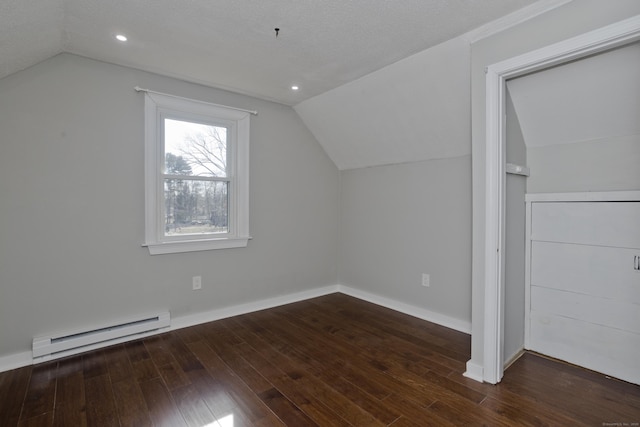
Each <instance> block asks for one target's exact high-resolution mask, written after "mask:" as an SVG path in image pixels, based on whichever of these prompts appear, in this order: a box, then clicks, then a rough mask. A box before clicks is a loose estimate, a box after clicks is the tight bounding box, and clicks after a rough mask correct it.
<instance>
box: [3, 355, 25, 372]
mask: <svg viewBox="0 0 640 427" xmlns="http://www.w3.org/2000/svg"><path fill="white" fill-rule="evenodd" d="M31 356H32V354H31V352H30V351H23V352H22V353H15V354H10V355H8V356H3V357H0V372H4V371H10V370H12V369H17V368H22V367H23V366H28V365H31V364H32V363H33V358H32V357H31Z"/></svg>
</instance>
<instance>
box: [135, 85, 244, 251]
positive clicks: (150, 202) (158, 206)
mask: <svg viewBox="0 0 640 427" xmlns="http://www.w3.org/2000/svg"><path fill="white" fill-rule="evenodd" d="M144 108H145V244H144V246H146V247H147V248H148V249H149V253H150V254H151V255H159V254H169V253H178V252H193V251H206V250H213V249H230V248H240V247H245V246H247V244H248V241H249V239H251V237H250V234H249V127H250V126H249V117H250V114H251V113H250V112H248V111H244V110H238V109H235V108H231V107H224V106H221V105H217V104H210V103H207V102H203V101H196V100H191V99H187V98H181V97H176V96H171V95H165V94H159V93H156V92H147V93H145V104H144ZM165 117H166V118H176V119H178V120H186V121H195V122H204V123H224V124H225V126H226V127H228V128H229V129H230V137H229V140H228V142H227V144H228V146H227V150H228V153H229V154H228V157H229V158H228V165H227V167H228V182H229V189H228V194H229V217H228V218H229V221H228V227H229V230H228V232H227V233H220V234H203V235H185V236H165V233H164V221H163V218H164V209H165V208H164V205H165V203H164V197H165V196H164V177H163V173H164V170H163V169H164V162H165V159H164V155H163V153H164V149H163V131H162V126H163V120H164V118H165Z"/></svg>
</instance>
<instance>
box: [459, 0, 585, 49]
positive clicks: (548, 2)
mask: <svg viewBox="0 0 640 427" xmlns="http://www.w3.org/2000/svg"><path fill="white" fill-rule="evenodd" d="M571 1H573V0H539V1H537V2H535V3H533V4H532V5H530V6H527V7H523V8H522V9H518V10H516V11H515V12H512V13H510V14H508V15H505V16H503V17H501V18H498V19H496V20H494V21H491V22H489V23H488V24H485V25H483V26H481V27H478V28H476V29H475V30H471V31H469V32H468V33H465V34H463V35H462V38H464V39H465V40H467V41H468V42H469V43H475V42H477V41H480V40H482V39H485V38H487V37H490V36H492V35H494V34H497V33H499V32H501V31H504V30H506V29H508V28H511V27H515V26H516V25H519V24H522V23H523V22H526V21H528V20H530V19H533V18H535V17H536V16H538V15H542V14H543V13H547V12H549V11H550V10H553V9H556V8H558V7H560V6H562V5H565V4H567V3H569V2H571Z"/></svg>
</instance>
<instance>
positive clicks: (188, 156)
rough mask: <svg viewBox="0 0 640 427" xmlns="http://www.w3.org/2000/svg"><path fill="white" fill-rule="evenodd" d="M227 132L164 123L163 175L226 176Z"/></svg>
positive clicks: (223, 129)
mask: <svg viewBox="0 0 640 427" xmlns="http://www.w3.org/2000/svg"><path fill="white" fill-rule="evenodd" d="M227 133H228V132H227V128H226V127H223V126H213V125H206V124H202V123H193V122H186V121H182V120H174V119H164V152H165V166H164V167H165V172H164V173H165V174H170V175H198V176H216V177H226V176H227Z"/></svg>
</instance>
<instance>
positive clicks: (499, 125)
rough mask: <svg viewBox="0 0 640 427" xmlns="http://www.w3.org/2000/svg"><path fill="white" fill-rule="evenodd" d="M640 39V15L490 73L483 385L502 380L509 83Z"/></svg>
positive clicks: (521, 57)
mask: <svg viewBox="0 0 640 427" xmlns="http://www.w3.org/2000/svg"><path fill="white" fill-rule="evenodd" d="M637 40H640V15H636V16H634V17H632V18H629V19H626V20H623V21H620V22H617V23H615V24H611V25H608V26H606V27H603V28H600V29H598V30H594V31H590V32H588V33H585V34H582V35H580V36H577V37H573V38H571V39H568V40H565V41H562V42H559V43H556V44H553V45H551V46H547V47H544V48H541V49H538V50H535V51H533V52H529V53H526V54H523V55H519V56H517V57H514V58H511V59H508V60H505V61H501V62H498V63H496V64H492V65H490V66H488V67H487V69H486V73H487V76H486V129H487V130H486V132H487V133H486V160H485V162H486V163H485V166H486V175H485V185H486V203H487V204H486V212H485V214H486V217H485V218H486V222H485V233H486V234H485V236H486V238H485V239H486V240H485V248H484V254H485V281H484V286H485V299H484V313H485V316H484V358H483V359H484V362H483V380H484V381H486V382H489V383H492V384H496V383H498V382H500V380H501V379H502V375H503V370H504V367H503V363H504V360H503V359H504V356H503V337H504V267H505V266H504V251H503V248H504V245H505V242H504V236H505V228H504V227H505V225H504V224H505V150H506V148H505V131H504V129H505V120H504V117H505V90H506V89H505V88H506V81H507V80H508V79H511V78H514V77H518V76H522V75H524V74H527V73H531V72H534V71H539V70H542V69H545V68H549V67H552V66H555V65H559V64H562V63H565V62H569V61H573V60H576V59H579V58H582V57H585V56H587V55H592V54H595V53H598V52H602V51H605V50H609V49H612V48H615V47H618V46H622V45H625V44H628V43H632V42H634V41H637Z"/></svg>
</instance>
